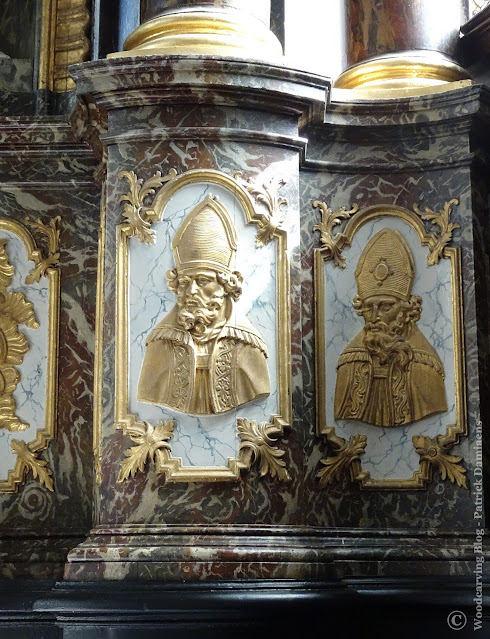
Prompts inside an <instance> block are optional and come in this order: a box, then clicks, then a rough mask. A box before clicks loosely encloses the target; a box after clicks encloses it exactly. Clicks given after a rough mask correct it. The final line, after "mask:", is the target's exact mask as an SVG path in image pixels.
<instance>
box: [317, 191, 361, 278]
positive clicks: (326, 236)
mask: <svg viewBox="0 0 490 639" xmlns="http://www.w3.org/2000/svg"><path fill="white" fill-rule="evenodd" d="M313 208H315V209H317V208H319V209H320V213H321V216H322V221H321V222H320V223H319V224H317V225H316V226H314V227H313V231H320V242H321V244H322V249H323V250H324V252H325V253H326V259H328V260H333V263H334V266H339V267H340V268H345V258H344V256H343V255H342V249H343V248H344V247H345V246H350V241H349V240H348V238H347V236H346V235H345V234H344V233H336V234H335V235H334V232H333V229H334V227H335V226H339V224H342V222H343V221H344V220H348V219H349V218H350V217H351V216H352V215H354V213H356V212H357V211H358V210H359V207H358V206H357V204H354V206H353V207H352V208H351V209H350V210H349V211H347V210H346V207H345V206H342V207H340V208H339V209H337V210H336V211H332V209H331V208H329V206H328V204H327V203H326V202H320V201H319V200H315V202H313Z"/></svg>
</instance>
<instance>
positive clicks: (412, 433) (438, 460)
mask: <svg viewBox="0 0 490 639" xmlns="http://www.w3.org/2000/svg"><path fill="white" fill-rule="evenodd" d="M455 204H457V200H452V201H450V202H448V203H446V205H445V207H444V209H443V210H442V211H441V212H440V213H438V214H437V213H434V212H433V211H430V210H429V209H426V213H425V214H424V213H422V212H421V211H420V210H419V209H418V207H417V206H416V205H415V206H414V211H410V210H408V209H405V208H402V207H399V206H386V205H379V206H371V207H367V208H365V209H362V210H358V208H357V207H354V208H353V209H351V210H350V211H346V210H345V208H344V209H339V210H337V211H332V210H331V209H329V208H328V206H327V204H325V203H324V202H318V201H317V202H315V203H314V207H316V208H319V209H320V211H321V214H322V221H321V223H320V224H318V225H317V226H316V227H315V230H317V231H320V233H321V240H320V241H321V244H322V248H318V249H315V258H314V269H315V340H316V398H317V433H318V435H320V436H324V437H325V438H326V440H327V442H328V445H329V452H330V456H329V457H327V458H325V459H323V460H322V465H323V468H322V469H321V470H320V471H319V473H318V476H319V478H320V483H321V484H322V485H327V484H330V483H332V482H334V481H338V480H339V479H340V478H341V476H342V475H343V474H344V473H345V472H347V473H348V474H349V476H350V479H351V480H352V481H356V482H359V483H360V485H361V487H362V488H377V489H417V488H418V489H420V488H424V487H425V486H426V485H427V483H428V482H430V481H431V479H432V474H433V471H434V470H438V471H439V472H440V473H441V476H442V478H443V479H444V478H446V477H448V478H449V479H450V480H451V481H455V482H456V483H458V484H459V485H461V486H466V485H467V483H466V478H465V476H464V473H465V472H466V471H465V469H464V468H463V467H461V466H460V465H459V462H460V461H461V458H459V457H455V456H454V455H449V454H448V453H449V451H450V449H451V448H452V447H453V446H454V445H455V444H457V443H458V441H459V437H460V436H462V435H466V434H467V423H466V400H465V382H464V380H465V376H464V348H463V330H462V297H461V255H460V249H459V248H458V247H450V246H447V244H448V243H449V242H450V241H451V239H452V233H453V231H454V230H455V229H456V228H457V225H456V224H453V223H451V221H450V215H451V212H452V208H453V206H454V205H455ZM347 219H348V222H347V223H346V224H345V227H344V228H343V229H342V231H341V232H337V233H335V232H334V228H335V227H336V226H337V227H340V226H341V225H342V224H344V221H345V220H347ZM424 221H429V222H431V223H432V224H433V225H434V227H435V228H437V229H438V232H436V231H432V232H429V231H428V230H427V229H426V226H425V225H424ZM385 227H388V228H393V229H396V231H397V232H398V233H401V235H403V236H404V237H405V239H407V237H409V238H410V241H411V246H412V250H413V251H415V252H416V253H417V255H416V259H415V269H416V271H418V272H419V274H420V278H419V284H417V280H416V282H415V285H414V292H417V291H416V287H417V285H419V287H422V288H424V287H423V286H422V284H421V282H422V281H431V282H434V286H439V287H440V289H441V290H443V289H444V292H445V293H449V296H447V305H446V306H445V309H446V310H445V315H446V316H447V317H446V318H445V319H446V324H445V331H446V332H445V333H444V337H445V344H446V349H447V347H448V344H449V343H450V344H451V349H450V350H451V353H450V361H449V354H446V367H447V368H448V370H449V369H450V375H451V380H452V381H451V383H449V382H448V381H447V380H446V381H445V384H446V393H447V395H448V404H449V406H451V410H449V411H448V412H447V413H445V414H441V415H440V416H437V417H434V418H433V419H432V421H431V422H430V424H429V425H427V426H426V427H425V426H424V420H421V421H420V422H413V424H410V423H409V424H405V425H398V426H392V427H390V428H383V427H380V426H377V425H371V424H366V423H364V422H362V421H354V420H350V421H349V420H345V419H342V420H337V419H335V418H334V412H335V411H334V392H335V385H336V376H337V374H338V373H337V370H338V363H339V362H340V355H341V353H342V351H343V349H345V347H346V346H347V343H348V342H349V341H350V340H351V339H352V338H354V336H355V334H356V332H357V331H360V329H361V328H362V325H361V324H359V322H362V320H361V319H359V318H357V320H356V321H357V322H358V324H357V325H356V326H357V328H355V329H352V330H351V334H350V335H349V336H348V337H345V336H343V335H342V330H343V329H341V328H338V330H337V328H336V327H338V326H339V325H340V324H342V325H347V324H348V323H349V322H351V321H353V320H352V317H355V311H354V309H353V308H352V298H353V294H355V293H357V288H356V286H355V278H354V268H355V267H356V265H357V264H358V261H359V259H360V256H361V253H362V251H363V250H364V249H365V247H366V245H367V243H368V239H369V238H370V236H369V233H371V235H372V234H373V233H374V232H375V230H376V232H377V231H379V230H380V229H383V228H385ZM362 233H364V235H363V237H362V239H359V238H360V236H361V234H362ZM417 244H418V245H419V246H420V247H429V254H428V256H427V253H426V250H425V249H424V254H423V257H422V253H420V251H418V250H417V248H416V245H417ZM345 247H350V248H348V249H347V250H346V251H345V253H344V252H343V249H344V248H345ZM422 261H423V262H424V263H423V264H422ZM346 266H347V268H346ZM349 268H350V271H349ZM437 269H439V271H438V270H437ZM443 270H444V271H445V272H446V275H441V273H442V271H443ZM427 274H429V275H428V276H426V275H427ZM424 276H426V277H425V280H424ZM441 278H442V279H441ZM442 280H444V281H442ZM335 282H336V283H335ZM349 287H350V288H349ZM339 291H341V293H340V294H339ZM344 291H345V293H344ZM342 295H343V296H344V298H345V299H344V298H342ZM349 295H350V297H349ZM434 301H435V298H433V300H432V301H431V296H430V294H428V293H424V294H423V295H422V303H423V308H424V304H425V307H426V308H428V309H429V311H428V312H432V311H431V310H430V307H431V304H432V303H433V302H434ZM336 313H337V322H335V321H334V317H335V314H336ZM339 317H343V321H342V322H340V321H338V318H339ZM429 324H430V323H429ZM432 324H433V325H435V326H433V327H432V329H431V334H430V337H431V339H432V340H434V339H436V341H437V340H438V342H440V343H442V341H443V339H442V337H441V335H439V336H438V334H437V331H438V330H439V333H442V332H443V331H442V329H438V328H437V322H433V323H432ZM448 327H449V328H450V332H451V335H449V333H448ZM346 330H348V329H346ZM426 332H429V331H426ZM439 338H440V339H439ZM448 362H449V363H448ZM451 417H452V418H451ZM425 422H428V420H425ZM437 423H438V424H439V426H438V427H437V426H436V424H437ZM424 427H425V430H424ZM419 431H420V432H419ZM378 434H379V436H378ZM376 437H378V440H377V441H378V442H379V441H380V438H381V437H382V438H384V439H388V437H389V438H390V440H389V445H390V446H391V447H392V449H395V448H396V447H397V446H398V447H399V451H404V452H402V453H400V457H399V459H398V461H397V462H396V463H395V462H390V463H391V464H392V468H394V467H395V466H396V465H397V464H398V466H400V465H401V463H402V461H403V457H404V456H407V454H408V455H412V457H413V455H415V454H417V455H418V456H419V458H418V463H417V465H418V467H417V468H414V469H413V473H412V475H411V477H403V478H402V477H397V478H390V477H389V473H387V475H388V476H384V477H372V472H370V471H369V470H366V468H365V467H363V461H362V460H364V459H365V456H366V449H367V446H368V444H369V442H370V439H376ZM410 439H411V441H410ZM402 442H403V446H402ZM376 445H379V444H378V443H377V444H376ZM410 449H411V450H410ZM411 451H413V452H411ZM377 453H379V451H377V450H376V447H374V448H373V449H372V450H371V456H372V458H373V460H374V459H377V460H378V461H377V462H376V463H378V464H379V465H381V464H383V462H384V454H385V453H384V452H383V453H380V454H377ZM379 460H381V461H379ZM372 467H373V468H375V462H374V461H373V463H372ZM386 467H387V468H388V464H386ZM392 472H393V470H392Z"/></svg>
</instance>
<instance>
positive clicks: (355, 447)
mask: <svg viewBox="0 0 490 639" xmlns="http://www.w3.org/2000/svg"><path fill="white" fill-rule="evenodd" d="M327 440H328V443H329V444H330V446H331V448H332V450H333V452H334V455H333V456H331V457H326V458H325V459H320V463H321V464H323V466H325V468H322V469H321V470H319V471H318V473H317V475H316V476H317V477H318V478H319V479H320V486H322V487H323V486H326V485H327V484H333V483H335V482H336V481H341V479H342V475H344V474H345V473H346V472H348V471H350V469H351V467H352V464H353V463H354V462H357V461H359V458H360V456H361V455H362V454H363V453H364V449H365V448H366V445H367V437H366V435H352V436H351V437H349V439H348V440H346V439H344V438H343V437H338V436H337V435H335V432H334V429H333V428H330V429H329V433H328V436H327Z"/></svg>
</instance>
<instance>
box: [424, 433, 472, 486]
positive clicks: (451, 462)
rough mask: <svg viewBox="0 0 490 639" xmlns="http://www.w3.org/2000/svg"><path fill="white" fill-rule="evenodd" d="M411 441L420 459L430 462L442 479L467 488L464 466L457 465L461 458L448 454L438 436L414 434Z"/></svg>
mask: <svg viewBox="0 0 490 639" xmlns="http://www.w3.org/2000/svg"><path fill="white" fill-rule="evenodd" d="M412 441H413V445H414V446H415V450H416V451H417V454H418V455H420V459H421V460H423V461H426V462H429V463H430V464H432V465H433V466H434V467H435V468H436V470H438V471H439V473H440V475H441V479H442V480H445V479H446V478H447V479H449V481H450V482H451V483H453V484H454V483H456V484H457V485H458V486H461V487H462V488H468V480H467V478H466V476H465V473H466V468H463V467H462V466H459V464H460V462H461V461H463V458H462V457H457V456H456V455H449V454H448V448H446V447H444V446H441V443H440V439H439V436H438V437H436V438H435V439H431V438H430V437H425V436H423V435H414V436H413V437H412Z"/></svg>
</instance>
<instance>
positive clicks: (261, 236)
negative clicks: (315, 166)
mask: <svg viewBox="0 0 490 639" xmlns="http://www.w3.org/2000/svg"><path fill="white" fill-rule="evenodd" d="M241 176H242V174H241V172H237V173H235V179H236V180H237V181H238V182H239V183H240V184H241V185H242V186H243V188H244V189H246V190H247V191H248V192H249V193H250V194H251V195H252V196H253V197H254V198H255V201H256V202H258V203H259V204H262V205H263V209H262V213H261V214H260V216H259V221H258V224H257V226H258V231H257V238H256V240H255V243H256V245H257V246H266V245H267V244H269V242H271V241H272V239H273V237H274V233H275V232H276V230H277V229H279V228H280V227H281V224H282V222H283V219H284V215H285V214H286V210H285V208H283V207H286V206H287V204H288V201H287V199H286V198H284V197H280V196H279V190H280V188H281V187H282V186H284V185H285V184H286V181H285V180H284V179H282V178H278V177H276V176H273V177H272V178H271V179H270V180H269V181H268V182H265V183H263V184H260V183H257V182H256V181H254V180H253V179H252V178H249V179H248V180H244V179H242V177H241Z"/></svg>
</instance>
